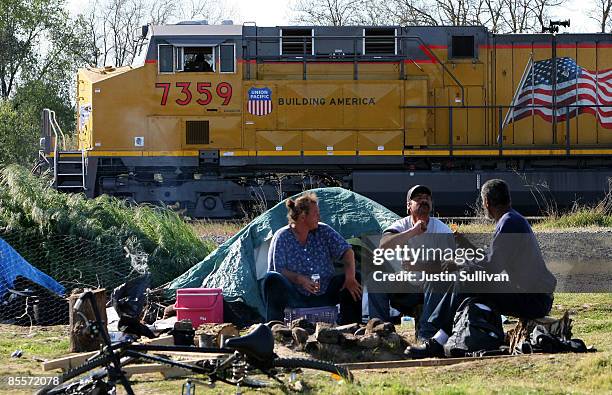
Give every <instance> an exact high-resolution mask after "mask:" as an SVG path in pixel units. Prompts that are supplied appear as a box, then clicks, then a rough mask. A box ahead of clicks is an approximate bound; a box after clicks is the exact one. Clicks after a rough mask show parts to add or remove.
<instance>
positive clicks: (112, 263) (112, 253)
mask: <svg viewBox="0 0 612 395" xmlns="http://www.w3.org/2000/svg"><path fill="white" fill-rule="evenodd" d="M126 244H127V245H128V246H127V247H126V246H120V245H104V244H102V243H98V242H95V241H91V240H86V239H83V238H80V237H76V236H69V235H51V236H44V235H41V234H40V233H39V232H36V231H6V230H4V231H3V230H0V323H8V324H17V325H58V324H67V323H68V296H69V295H70V294H71V292H72V291H73V290H75V289H83V288H106V289H107V290H108V291H110V290H112V289H113V288H114V287H116V286H118V285H120V284H122V283H124V282H126V281H127V280H128V279H130V278H133V277H136V276H138V275H139V274H141V273H142V272H144V271H146V269H147V259H148V256H147V255H146V254H144V253H140V252H138V251H135V250H134V249H133V248H130V247H129V245H130V243H129V242H128V243H126Z"/></svg>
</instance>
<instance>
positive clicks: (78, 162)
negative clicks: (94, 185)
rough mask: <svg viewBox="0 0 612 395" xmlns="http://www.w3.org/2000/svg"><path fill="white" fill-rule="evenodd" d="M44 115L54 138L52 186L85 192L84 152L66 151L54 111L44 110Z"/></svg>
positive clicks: (64, 140)
mask: <svg viewBox="0 0 612 395" xmlns="http://www.w3.org/2000/svg"><path fill="white" fill-rule="evenodd" d="M44 114H45V116H46V118H47V119H46V121H47V122H48V125H49V126H50V128H51V130H52V131H53V137H54V138H53V181H52V186H53V187H55V188H57V189H65V190H70V191H74V192H78V191H85V190H86V189H87V187H86V186H85V176H86V174H87V170H86V169H87V166H86V158H85V150H69V149H66V136H65V135H64V132H62V129H61V128H60V126H59V124H58V123H57V120H56V119H55V111H53V110H48V109H45V110H44ZM60 140H61V145H60Z"/></svg>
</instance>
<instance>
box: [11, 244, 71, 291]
mask: <svg viewBox="0 0 612 395" xmlns="http://www.w3.org/2000/svg"><path fill="white" fill-rule="evenodd" d="M17 276H22V277H25V278H27V279H29V280H31V281H33V282H35V283H37V284H39V285H41V286H43V287H45V288H47V289H49V290H51V291H53V292H55V293H57V294H58V295H60V296H63V295H64V292H65V289H64V287H63V286H62V285H61V284H60V283H58V282H57V281H55V280H54V279H53V278H51V277H49V276H48V275H46V274H45V273H43V272H41V271H40V270H38V269H36V268H35V267H34V266H32V265H30V264H29V263H28V262H27V261H26V260H25V259H24V258H23V257H22V256H21V255H19V253H18V252H17V251H15V250H14V249H13V247H11V246H10V245H9V244H8V243H7V242H6V241H4V240H2V239H1V238H0V298H1V297H2V296H4V294H5V293H6V290H7V289H8V288H11V287H13V282H14V281H15V278H17Z"/></svg>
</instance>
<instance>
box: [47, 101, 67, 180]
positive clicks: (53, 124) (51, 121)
mask: <svg viewBox="0 0 612 395" xmlns="http://www.w3.org/2000/svg"><path fill="white" fill-rule="evenodd" d="M47 114H48V118H49V125H51V130H52V131H53V135H54V138H53V185H55V184H56V183H57V152H58V150H57V146H58V140H59V135H58V133H57V131H58V130H59V134H60V135H61V138H62V143H63V145H62V147H63V148H64V150H65V149H66V138H65V135H64V132H63V131H62V128H60V126H59V124H58V123H57V119H56V118H55V111H53V110H49V109H47Z"/></svg>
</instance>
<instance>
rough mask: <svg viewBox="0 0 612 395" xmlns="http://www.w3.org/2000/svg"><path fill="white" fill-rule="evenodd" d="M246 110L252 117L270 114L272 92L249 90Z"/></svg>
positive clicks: (257, 89) (263, 89) (260, 89)
mask: <svg viewBox="0 0 612 395" xmlns="http://www.w3.org/2000/svg"><path fill="white" fill-rule="evenodd" d="M247 110H248V111H249V113H250V114H253V115H267V114H270V113H271V112H272V90H271V89H269V88H251V89H249V100H248V102H247Z"/></svg>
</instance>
